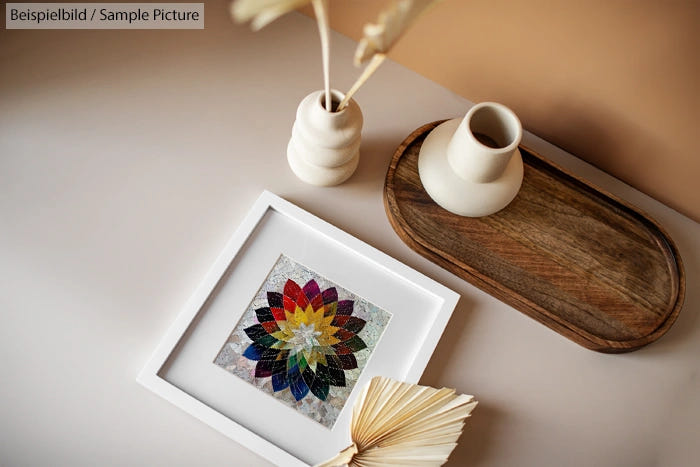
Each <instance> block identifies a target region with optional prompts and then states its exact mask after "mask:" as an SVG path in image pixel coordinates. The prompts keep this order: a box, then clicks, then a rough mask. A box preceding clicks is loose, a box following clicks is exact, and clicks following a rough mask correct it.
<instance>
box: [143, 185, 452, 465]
mask: <svg viewBox="0 0 700 467" xmlns="http://www.w3.org/2000/svg"><path fill="white" fill-rule="evenodd" d="M458 298H459V297H458V295H457V294H456V293H454V292H452V291H451V290H449V289H447V288H445V287H444V286H442V285H440V284H438V283H436V282H434V281H433V280H431V279H429V278H427V277H425V276H424V275H422V274H420V273H418V272H417V271H415V270H413V269H411V268H409V267H408V266H406V265H404V264H402V263H399V262H398V261H396V260H394V259H392V258H390V257H389V256H387V255H385V254H384V253H381V252H379V251H377V250H376V249H374V248H372V247H371V246H369V245H367V244H365V243H363V242H361V241H360V240H358V239H356V238H354V237H352V236H350V235H348V234H347V233H345V232H343V231H341V230H339V229H337V228H336V227H333V226H332V225H330V224H328V223H326V222H324V221H322V220H321V219H319V218H317V217H315V216H313V215H311V214H309V213H307V212H305V211H303V210H302V209H300V208H299V207H297V206H294V205H293V204H291V203H289V202H287V201H285V200H283V199H281V198H279V197H277V196H275V195H274V194H272V193H269V192H264V193H263V194H262V195H261V196H260V197H259V198H258V200H257V201H256V202H255V204H254V205H253V207H252V208H251V210H250V212H249V213H248V215H247V216H246V217H245V218H244V219H243V221H242V223H241V225H240V227H239V228H238V229H237V230H236V232H235V233H234V234H233V236H232V237H231V238H230V240H229V241H228V243H227V245H226V246H225V248H224V250H223V251H222V253H221V254H220V255H219V257H218V259H217V260H216V261H215V263H214V265H213V266H212V267H211V269H210V270H209V272H208V273H207V274H206V276H205V277H204V279H203V280H202V282H201V283H200V285H199V287H197V289H196V291H195V292H194V294H193V295H192V297H191V298H190V300H189V301H188V302H187V303H186V304H185V306H184V307H183V309H182V311H181V312H180V314H179V315H178V316H177V318H176V320H175V322H174V323H173V324H172V326H171V327H170V329H169V330H168V331H167V332H166V334H165V336H164V337H163V339H162V341H161V342H160V344H159V345H158V346H157V348H156V350H155V352H154V353H153V356H152V357H151V358H150V359H149V361H148V362H147V363H146V365H145V366H144V368H143V370H142V371H141V373H140V374H139V376H138V378H137V379H138V381H139V382H140V383H141V384H143V385H144V386H146V387H147V388H149V389H151V390H152V391H154V392H155V393H156V394H158V395H160V396H161V397H163V398H164V399H166V400H168V401H170V402H172V403H173V404H175V405H176V406H177V407H179V408H181V409H183V410H185V411H187V412H189V413H190V414H192V415H193V416H195V417H197V418H199V419H200V420H202V421H203V422H205V423H207V424H209V425H210V426H212V427H213V428H215V429H217V430H219V431H220V432H221V433H223V434H225V435H226V436H228V437H230V438H231V439H233V440H235V441H237V442H239V443H241V444H243V445H245V446H246V447H248V448H249V449H251V450H252V451H255V452H256V453H258V454H259V455H261V456H263V457H265V458H266V459H268V460H269V461H271V462H273V463H275V464H278V465H298V466H303V465H313V464H315V463H318V462H320V461H322V460H324V459H327V458H330V457H332V456H333V455H335V454H336V453H337V452H339V451H340V450H342V449H343V448H345V447H347V446H348V445H349V444H350V429H349V427H350V418H351V416H352V405H353V403H354V400H355V399H356V397H357V396H358V393H359V392H360V390H361V389H362V387H363V386H364V385H365V384H366V383H367V382H369V380H370V379H371V378H372V377H374V376H378V375H380V376H385V377H389V378H393V379H397V380H402V381H406V382H412V383H415V382H417V381H418V379H419V378H420V375H421V374H422V372H423V370H424V368H425V366H426V365H427V363H428V360H429V359H430V356H431V354H432V352H433V349H434V348H435V345H436V344H437V342H438V340H439V338H440V336H441V334H442V332H443V330H444V328H445V326H446V324H447V321H448V319H449V317H450V315H451V313H452V311H453V309H454V307H455V305H456V303H457V300H458Z"/></svg>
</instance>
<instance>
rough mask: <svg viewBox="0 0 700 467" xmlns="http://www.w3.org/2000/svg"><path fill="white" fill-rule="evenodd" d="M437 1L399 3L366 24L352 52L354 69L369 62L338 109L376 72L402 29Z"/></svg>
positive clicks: (410, 0)
mask: <svg viewBox="0 0 700 467" xmlns="http://www.w3.org/2000/svg"><path fill="white" fill-rule="evenodd" d="M440 1H441V0H399V1H397V2H394V3H393V4H392V5H391V6H390V7H389V8H388V9H386V10H384V11H382V12H381V13H380V14H379V18H377V22H376V23H368V24H366V25H365V27H364V29H363V33H364V37H362V39H361V40H360V43H359V44H358V46H357V49H356V50H355V59H354V60H355V66H360V65H361V64H362V63H364V62H366V61H367V60H369V59H371V61H370V62H369V64H368V65H367V67H365V69H364V71H363V72H362V74H361V75H360V77H359V78H357V81H355V83H354V84H353V85H352V87H351V88H350V90H349V91H348V92H347V94H346V95H345V98H344V99H343V100H342V102H341V103H340V105H339V106H338V110H340V109H342V108H343V107H345V106H346V105H347V104H348V102H350V98H352V96H353V95H354V94H355V93H356V92H357V90H358V89H360V87H361V86H362V85H363V84H364V83H365V81H367V80H368V79H369V77H370V76H372V74H373V73H374V72H375V71H377V68H379V65H381V64H382V63H383V62H384V59H385V58H386V54H387V53H388V52H389V50H390V49H391V48H392V47H393V46H394V44H395V43H396V41H398V40H399V38H400V37H401V36H402V35H403V34H404V33H405V32H406V30H407V29H408V28H409V27H410V26H411V25H412V24H413V23H414V22H415V21H416V19H418V17H419V16H421V15H422V14H423V13H425V12H426V11H428V10H429V8H430V7H432V6H434V5H435V4H437V3H438V2H440Z"/></svg>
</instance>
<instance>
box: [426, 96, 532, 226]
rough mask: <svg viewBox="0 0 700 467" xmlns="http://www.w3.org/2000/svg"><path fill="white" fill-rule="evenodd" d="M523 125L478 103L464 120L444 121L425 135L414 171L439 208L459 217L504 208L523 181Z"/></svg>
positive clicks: (499, 109) (504, 110)
mask: <svg viewBox="0 0 700 467" xmlns="http://www.w3.org/2000/svg"><path fill="white" fill-rule="evenodd" d="M521 138H522V126H521V125H520V120H518V117H517V116H516V115H515V114H514V113H513V112H512V111H511V110H510V109H508V108H507V107H506V106H504V105H502V104H497V103H495V102H483V103H481V104H477V105H475V106H474V107H472V108H471V109H470V110H469V112H467V115H466V116H465V117H464V118H463V119H454V120H448V121H447V122H444V123H442V124H440V125H438V126H437V127H436V128H435V129H434V130H433V131H431V132H430V134H428V136H427V137H426V139H425V141H424V142H423V145H422V146H421V149H420V154H419V157H418V173H419V175H420V179H421V182H422V183H423V187H424V188H425V190H426V191H427V192H428V194H429V195H430V197H431V198H432V199H433V200H434V201H435V202H436V203H437V204H439V205H440V206H442V207H443V208H445V209H447V210H448V211H450V212H453V213H455V214H459V215H460V216H468V217H481V216H488V215H489V214H493V213H495V212H498V211H500V210H501V209H503V208H505V207H506V206H507V205H508V204H509V203H510V202H511V201H512V200H513V199H514V198H515V196H516V195H517V194H518V191H519V190H520V186H521V185H522V181H523V161H522V158H521V156H520V151H519V150H518V145H519V144H520V140H521Z"/></svg>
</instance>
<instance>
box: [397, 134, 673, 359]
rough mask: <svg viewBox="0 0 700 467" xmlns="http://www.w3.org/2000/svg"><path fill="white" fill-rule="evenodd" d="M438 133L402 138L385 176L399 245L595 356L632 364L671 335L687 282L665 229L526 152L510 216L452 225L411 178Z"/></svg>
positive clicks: (458, 220) (455, 219) (457, 219)
mask: <svg viewBox="0 0 700 467" xmlns="http://www.w3.org/2000/svg"><path fill="white" fill-rule="evenodd" d="M439 123H441V122H433V123H430V124H427V125H425V126H423V127H421V128H419V129H417V130H416V131H415V132H413V133H412V134H411V135H410V136H408V138H406V140H405V141H404V142H403V143H402V144H401V145H400V146H399V147H398V149H397V150H396V153H395V154H394V157H393V159H392V161H391V165H390V166H389V170H388V172H387V176H386V183H385V186H384V204H385V208H386V212H387V216H388V217H389V221H390V222H391V224H392V226H393V228H394V230H395V231H396V232H397V233H398V235H399V236H400V237H401V239H402V240H403V241H404V242H405V243H406V244H408V245H409V246H410V247H411V248H413V249H414V250H416V251H417V252H418V253H420V254H421V255H423V256H425V257H426V258H428V259H430V260H431V261H434V262H435V263H437V264H439V265H441V266H442V267H444V268H446V269H448V270H449V271H451V272H452V273H454V274H456V275H457V276H459V277H461V278H462V279H465V280H467V281H468V282H470V283H472V284H474V285H476V286H477V287H479V288H481V289H483V290H485V291H486V292H488V293H490V294H491V295H493V296H495V297H496V298H498V299H500V300H503V301H504V302H506V303H508V304H509V305H511V306H512V307H514V308H516V309H517V310H520V311H522V312H523V313H525V314H527V315H529V316H530V317H532V318H534V319H536V320H537V321H539V322H541V323H542V324H545V325H546V326H549V327H550V328H552V329H553V330H555V331H557V332H558V333H560V334H562V335H564V336H565V337H568V338H569V339H571V340H573V341H574V342H577V343H579V344H581V345H582V346H584V347H586V348H589V349H592V350H596V351H600V352H610V353H616V352H628V351H631V350H635V349H638V348H640V347H642V346H644V345H646V344H649V343H650V342H653V341H655V340H656V339H658V338H659V337H661V336H662V335H663V334H664V333H665V332H666V331H667V330H668V329H669V328H670V326H671V325H672V324H673V322H674V321H675V320H676V317H677V316H678V313H679V312H680V309H681V306H682V304H683V297H684V292H685V274H684V271H683V265H682V261H681V258H680V255H679V253H678V250H677V248H676V246H675V245H674V243H673V241H672V240H671V239H670V238H669V236H668V235H667V234H666V233H665V232H664V230H663V229H662V228H661V226H659V225H658V224H657V223H656V222H655V221H654V220H653V219H651V218H650V217H649V216H647V215H646V214H644V213H642V212H640V211H639V210H638V209H636V208H635V207H633V206H631V205H629V204H627V203H626V202H624V201H622V200H620V199H618V198H616V197H614V196H612V195H610V194H608V193H604V192H602V191H600V190H599V189H597V188H595V187H593V186H591V185H590V184H589V183H588V182H586V181H585V180H582V179H580V178H578V177H576V176H574V175H572V174H569V173H567V172H566V171H564V170H563V169H561V168H560V167H558V166H556V165H555V164H553V163H551V162H549V161H547V160H545V159H543V158H542V157H541V156H539V155H537V154H535V153H534V152H532V151H530V150H528V149H527V148H525V147H523V146H521V147H520V152H521V154H522V157H523V162H524V166H525V176H524V179H523V185H522V188H521V189H520V192H519V193H518V195H517V196H516V198H515V199H514V200H513V202H512V203H511V204H509V205H508V206H507V207H506V208H505V209H503V210H502V211H500V212H497V213H496V214H493V215H490V216H486V217H481V218H469V217H462V216H458V215H455V214H452V213H450V212H448V211H446V210H444V209H442V208H441V207H439V206H438V205H437V204H435V202H433V201H432V199H431V198H430V197H429V196H428V194H427V193H426V192H425V190H424V189H423V186H422V184H421V182H420V178H419V176H418V154H419V150H420V146H421V144H422V143H423V140H424V139H425V136H426V135H427V134H428V133H429V132H430V130H432V129H433V128H435V127H436V126H437V125H438V124H439Z"/></svg>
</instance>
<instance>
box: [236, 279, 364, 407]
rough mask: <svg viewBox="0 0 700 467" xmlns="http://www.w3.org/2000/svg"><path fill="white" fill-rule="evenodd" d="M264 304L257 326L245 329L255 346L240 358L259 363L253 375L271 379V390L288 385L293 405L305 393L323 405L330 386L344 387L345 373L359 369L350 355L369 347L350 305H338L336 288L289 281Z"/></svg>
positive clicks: (281, 388) (312, 281) (359, 322)
mask: <svg viewBox="0 0 700 467" xmlns="http://www.w3.org/2000/svg"><path fill="white" fill-rule="evenodd" d="M267 303H268V305H269V306H267V307H263V308H258V309H257V310H255V313H256V315H257V318H258V322H259V324H255V325H253V326H250V327H248V328H246V329H245V333H246V334H247V335H248V337H249V338H250V340H252V341H253V343H252V344H250V345H249V346H248V348H247V349H246V350H245V352H244V353H243V356H244V357H246V358H248V359H250V360H255V361H257V362H258V363H257V364H256V366H255V377H256V378H267V377H270V376H271V377H272V388H273V390H274V392H278V391H282V390H283V389H285V388H287V387H288V388H289V389H290V391H291V392H292V394H293V395H294V398H295V399H296V400H297V401H299V400H301V399H302V398H303V397H304V396H306V395H307V394H308V393H309V391H311V393H312V394H313V395H314V396H316V397H317V398H319V399H320V400H323V401H325V400H326V398H327V397H328V391H329V389H330V386H340V387H344V386H345V370H351V369H353V368H357V360H356V359H355V356H354V355H353V354H354V353H355V352H357V351H359V350H362V349H364V348H366V347H367V345H366V344H365V342H364V341H363V340H362V339H361V338H360V337H359V336H358V335H357V334H358V333H359V332H360V331H361V330H362V328H363V327H364V326H365V320H363V319H362V318H358V317H357V316H352V312H353V305H354V302H353V301H352V300H341V301H338V292H337V291H336V289H335V287H331V288H328V289H326V290H324V291H323V292H322V291H321V290H320V288H319V286H318V284H317V283H316V281H315V280H310V281H309V282H307V283H306V285H305V286H304V287H303V288H301V287H299V285H298V284H297V283H296V282H294V281H293V280H291V279H289V280H287V283H286V284H285V286H284V293H279V292H267Z"/></svg>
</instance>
